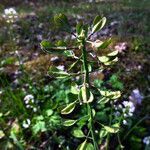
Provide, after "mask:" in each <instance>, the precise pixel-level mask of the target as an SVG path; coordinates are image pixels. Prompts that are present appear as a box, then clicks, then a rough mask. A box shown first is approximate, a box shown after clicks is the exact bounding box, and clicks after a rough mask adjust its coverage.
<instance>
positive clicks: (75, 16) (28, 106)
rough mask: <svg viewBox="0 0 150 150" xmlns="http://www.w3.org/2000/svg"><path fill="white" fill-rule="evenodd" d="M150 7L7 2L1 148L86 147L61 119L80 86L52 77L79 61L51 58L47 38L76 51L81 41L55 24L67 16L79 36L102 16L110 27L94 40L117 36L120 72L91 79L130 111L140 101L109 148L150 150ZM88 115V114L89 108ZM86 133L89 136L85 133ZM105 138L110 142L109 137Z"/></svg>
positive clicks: (69, 0)
mask: <svg viewBox="0 0 150 150" xmlns="http://www.w3.org/2000/svg"><path fill="white" fill-rule="evenodd" d="M10 8H12V10H10ZM149 8H150V1H149V0H142V1H141V0H95V1H94V0H93V1H90V0H89V1H79V0H77V1H73V0H64V1H63V0H58V1H54V0H51V1H48V0H38V1H34V0H33V1H28V0H27V1H20V0H14V1H9V0H2V1H1V3H0V149H71V150H72V149H75V148H76V147H77V145H79V144H80V143H81V142H83V139H82V138H79V139H78V138H76V137H75V136H74V135H72V131H71V128H66V127H64V126H63V125H62V115H61V114H60V108H59V107H60V106H62V105H66V104H68V103H69V102H72V101H73V100H75V98H76V97H74V95H73V94H72V91H71V86H72V85H71V82H72V81H70V80H66V79H55V76H51V75H49V74H48V70H49V67H50V66H56V67H58V68H59V69H64V70H65V69H66V68H68V67H69V66H70V64H72V63H73V62H74V60H73V59H70V58H66V57H63V56H59V55H54V54H52V55H51V54H47V53H44V52H43V51H42V50H41V47H40V42H41V41H42V40H44V39H46V40H49V41H51V42H56V41H58V40H60V39H64V40H65V41H67V43H68V44H69V46H72V44H73V43H71V42H70V41H71V40H72V39H73V37H72V36H70V35H69V36H68V34H66V33H65V32H60V30H59V29H57V28H56V26H55V24H54V21H53V17H54V16H55V15H56V14H59V13H64V14H65V15H66V16H67V17H68V19H69V22H70V24H71V26H72V27H74V28H73V29H74V30H75V25H76V23H78V22H80V21H81V20H83V22H84V23H87V24H91V23H92V21H93V19H94V18H95V16H96V15H100V16H105V17H106V18H107V23H106V25H105V27H104V28H103V29H102V30H101V31H100V32H98V33H96V34H94V35H93V37H92V40H93V41H95V40H96V39H99V40H102V41H103V40H106V39H108V38H110V37H111V38H112V43H111V45H110V48H111V49H115V50H118V51H119V55H118V57H119V61H118V62H117V63H116V64H115V65H114V66H113V67H112V68H108V69H106V70H103V71H102V72H96V73H94V74H91V76H90V79H91V81H93V83H94V84H95V86H97V87H98V88H104V87H108V88H110V87H111V88H112V89H115V90H120V91H121V93H122V96H121V98H119V101H118V102H117V106H119V104H120V107H123V108H124V105H123V104H122V102H123V101H128V102H130V101H132V102H134V108H135V110H134V111H132V113H133V114H132V115H130V116H129V117H127V119H126V121H125V122H124V123H123V124H122V125H121V131H120V132H119V140H118V138H117V136H114V135H113V136H111V138H110V147H109V149H121V148H123V147H124V148H125V149H133V150H134V149H135V150H138V149H139V150H140V149H147V150H148V149H150V119H149V115H150V95H149V93H150V67H149V66H150V61H149V60H150V55H149V54H150V50H149V49H150V44H149V43H150V38H149V36H150V20H149V18H150V10H149ZM10 11H11V14H13V15H10V14H9V12H10ZM88 48H89V49H93V47H90V46H89V47H88ZM76 69H78V68H75V69H74V71H76ZM74 80H76V81H77V82H78V83H80V82H81V81H80V80H78V78H75V79H74ZM80 113H81V115H82V113H83V114H84V109H83V112H80ZM74 115H75V114H73V115H72V116H74ZM107 117H108V114H107V110H106V112H105V111H104V110H101V111H100V113H99V116H98V118H101V120H100V121H103V122H107V120H105V119H106V118H107ZM82 130H83V131H84V133H86V129H85V128H84V127H83V129H82ZM98 134H99V136H101V139H103V136H104V135H102V134H100V133H99V131H98ZM70 135H72V136H70ZM118 145H120V147H118ZM99 148H100V149H105V148H106V145H105V141H99Z"/></svg>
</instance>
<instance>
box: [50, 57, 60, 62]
mask: <svg viewBox="0 0 150 150" xmlns="http://www.w3.org/2000/svg"><path fill="white" fill-rule="evenodd" d="M58 59H59V58H58V57H57V56H55V57H52V58H51V59H50V61H56V60H58Z"/></svg>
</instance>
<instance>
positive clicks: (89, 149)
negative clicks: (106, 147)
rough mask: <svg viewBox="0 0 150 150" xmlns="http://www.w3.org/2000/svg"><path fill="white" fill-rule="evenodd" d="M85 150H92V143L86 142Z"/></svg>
mask: <svg viewBox="0 0 150 150" xmlns="http://www.w3.org/2000/svg"><path fill="white" fill-rule="evenodd" d="M86 150H94V146H93V144H92V143H88V144H87V146H86Z"/></svg>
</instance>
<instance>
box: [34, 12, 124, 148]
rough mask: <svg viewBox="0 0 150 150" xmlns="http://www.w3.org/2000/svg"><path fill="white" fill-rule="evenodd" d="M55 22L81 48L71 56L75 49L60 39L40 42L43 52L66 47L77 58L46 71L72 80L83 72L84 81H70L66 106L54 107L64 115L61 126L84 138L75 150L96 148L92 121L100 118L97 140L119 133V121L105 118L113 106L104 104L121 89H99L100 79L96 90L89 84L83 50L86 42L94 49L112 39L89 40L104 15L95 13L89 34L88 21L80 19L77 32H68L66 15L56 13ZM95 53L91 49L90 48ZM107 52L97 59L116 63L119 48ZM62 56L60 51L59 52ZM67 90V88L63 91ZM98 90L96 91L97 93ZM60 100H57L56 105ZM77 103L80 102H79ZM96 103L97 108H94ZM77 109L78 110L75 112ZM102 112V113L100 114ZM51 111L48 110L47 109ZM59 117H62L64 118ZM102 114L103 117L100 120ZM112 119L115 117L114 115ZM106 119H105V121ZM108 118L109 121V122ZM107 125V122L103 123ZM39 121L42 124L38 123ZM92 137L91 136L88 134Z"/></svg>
mask: <svg viewBox="0 0 150 150" xmlns="http://www.w3.org/2000/svg"><path fill="white" fill-rule="evenodd" d="M54 21H55V23H56V25H57V26H58V27H59V28H60V29H62V30H63V31H66V32H69V33H70V34H72V35H73V36H75V38H76V45H75V46H77V47H78V49H79V51H80V54H81V57H80V58H79V57H77V56H76V55H75V54H73V55H72V56H71V55H70V54H69V52H71V53H73V51H74V50H75V48H74V49H69V47H67V44H66V43H65V42H63V41H58V42H57V43H56V44H55V45H54V46H53V45H52V44H51V43H49V42H47V41H42V42H41V48H42V49H43V50H45V51H47V50H48V52H51V53H55V52H56V51H57V50H58V51H60V50H61V52H63V50H67V52H68V54H67V55H66V56H67V57H70V56H71V57H74V58H76V59H77V61H76V62H75V63H73V64H71V66H70V67H69V69H68V70H65V71H62V70H59V69H57V68H56V67H53V66H51V67H50V69H49V74H50V75H53V76H54V77H56V78H60V79H67V80H68V79H69V80H70V79H71V77H74V76H79V77H80V74H83V78H84V79H83V80H82V79H81V82H82V83H80V82H73V81H71V82H72V85H71V87H70V90H69V91H68V102H67V105H65V106H64V105H60V107H58V106H57V110H58V112H60V113H61V114H62V115H63V116H66V117H65V119H63V120H64V121H63V123H62V125H63V126H64V127H69V128H72V130H71V133H70V134H71V135H73V136H74V137H76V138H84V139H85V141H84V142H83V143H81V144H80V145H79V146H78V148H77V149H79V150H88V149H89V150H91V149H93V150H97V149H98V140H97V139H96V135H95V131H94V130H95V129H94V128H95V123H96V122H99V121H103V122H102V123H100V124H101V127H100V128H98V130H100V137H99V138H100V139H99V140H102V139H103V138H104V139H105V138H106V137H107V135H108V134H115V133H118V132H119V130H120V125H121V123H118V122H114V121H113V123H112V119H111V120H109V118H107V117H104V116H107V115H106V114H107V113H109V114H110V116H111V117H113V115H112V112H111V111H112V109H113V108H111V109H110V107H109V106H107V105H106V104H108V103H110V102H113V100H116V99H119V98H120V97H121V92H120V91H112V90H109V89H106V88H102V89H101V87H102V86H103V81H98V80H97V81H95V82H94V85H95V88H96V89H94V90H93V89H92V88H91V86H90V78H89V72H91V71H93V69H92V64H91V63H90V62H89V61H88V59H89V55H88V52H87V50H86V48H87V47H86V45H87V44H88V43H90V44H92V46H93V47H95V48H96V50H97V51H100V50H104V49H106V48H107V47H108V46H109V44H110V43H111V39H108V40H106V41H104V42H102V41H99V42H97V41H95V42H92V41H90V37H91V36H92V35H93V34H94V33H95V32H98V31H99V30H101V29H102V28H103V27H104V25H105V23H106V18H105V17H103V18H101V17H100V16H97V17H96V18H95V19H94V21H93V25H92V31H91V34H89V35H88V33H89V30H90V26H89V25H87V24H83V23H82V22H80V23H78V24H77V25H76V33H73V32H71V28H70V24H69V21H68V19H67V17H66V16H65V15H64V14H59V15H56V16H55V17H54ZM93 52H94V51H93ZM105 54H106V55H102V56H97V58H98V59H99V61H100V62H101V63H102V64H104V65H112V64H114V63H115V62H117V60H118V58H117V54H118V51H111V52H107V53H105ZM62 55H63V53H62ZM79 63H82V66H81V71H80V72H78V73H74V72H72V73H71V69H72V68H73V67H74V66H75V65H78V64H79ZM99 67H100V69H102V70H103V69H104V68H103V65H101V66H99ZM109 82H113V78H111V79H110V81H109ZM66 91H67V90H66ZM96 92H97V94H96ZM59 104H60V102H59V103H58V105H59ZM79 104H80V105H79ZM96 105H97V107H96ZM76 109H78V112H77V111H76ZM100 113H102V114H100ZM50 114H51V111H50ZM63 116H62V117H63ZM99 116H102V117H104V119H102V117H99ZM113 119H114V120H115V117H114V118H113ZM104 120H105V121H104ZM108 120H109V121H108ZM103 123H104V124H106V125H103ZM40 124H41V123H40ZM36 126H37V129H38V130H40V131H43V130H45V126H44V124H43V126H42V125H36ZM84 126H85V127H86V128H87V130H88V133H86V134H85V133H84V130H83V129H82V128H83V127H84ZM90 136H91V137H90ZM88 138H91V139H92V143H89V142H90V141H89V140H88Z"/></svg>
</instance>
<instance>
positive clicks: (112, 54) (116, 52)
mask: <svg viewBox="0 0 150 150" xmlns="http://www.w3.org/2000/svg"><path fill="white" fill-rule="evenodd" d="M117 54H118V50H115V51H113V52H111V53H109V54H107V56H116V55H117Z"/></svg>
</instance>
